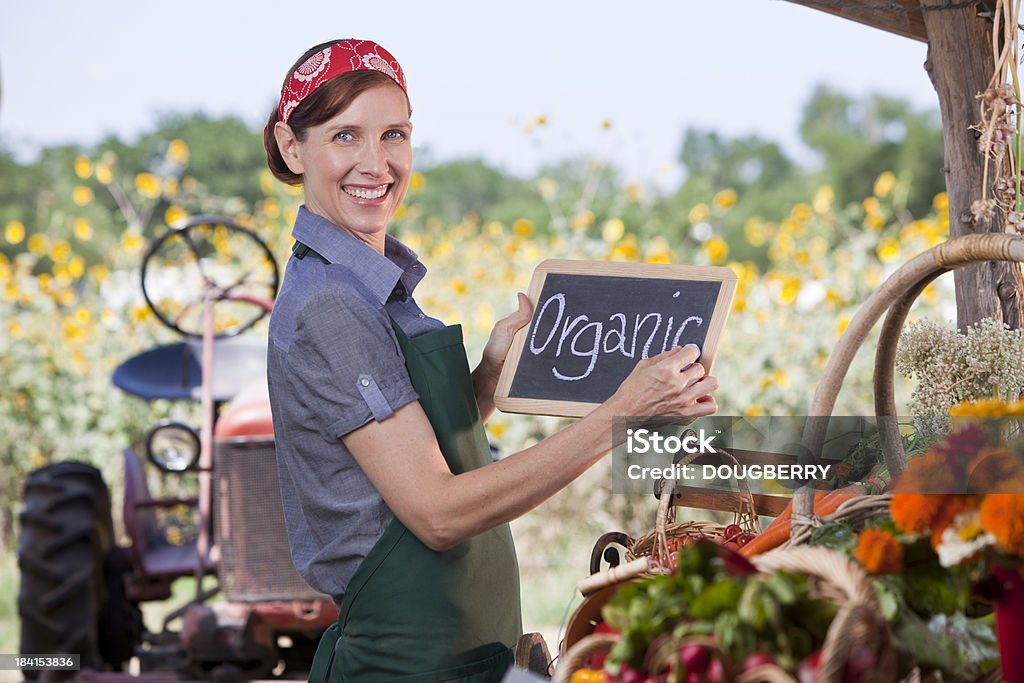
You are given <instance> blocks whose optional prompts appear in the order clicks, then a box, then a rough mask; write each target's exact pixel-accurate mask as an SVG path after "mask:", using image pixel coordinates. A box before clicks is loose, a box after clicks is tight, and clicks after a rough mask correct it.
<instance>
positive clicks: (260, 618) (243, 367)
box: [18, 216, 337, 680]
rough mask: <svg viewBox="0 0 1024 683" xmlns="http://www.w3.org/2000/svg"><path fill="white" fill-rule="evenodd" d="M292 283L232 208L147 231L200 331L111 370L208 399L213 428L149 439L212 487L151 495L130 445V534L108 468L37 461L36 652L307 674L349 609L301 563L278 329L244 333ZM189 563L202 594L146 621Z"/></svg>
mask: <svg viewBox="0 0 1024 683" xmlns="http://www.w3.org/2000/svg"><path fill="white" fill-rule="evenodd" d="M277 285H278V269H277V266H276V262H275V259H274V257H273V255H272V254H271V252H270V251H269V250H268V248H267V246H266V245H265V244H264V243H263V242H262V241H261V240H260V239H259V238H258V237H257V236H256V235H255V234H254V233H253V232H251V231H249V230H246V229H244V228H242V227H239V226H238V225H235V224H233V223H232V222H231V221H228V220H225V219H222V218H216V217H209V216H202V217H198V218H195V219H193V220H191V221H190V222H189V223H188V224H186V225H184V226H183V227H180V228H176V229H172V230H170V231H169V232H167V233H166V234H164V235H163V236H162V237H160V238H159V239H158V240H157V241H155V242H154V244H153V245H152V246H151V247H150V249H149V251H148V252H147V254H146V257H145V259H144V261H143V267H142V288H143V294H144V296H145V299H146V302H147V303H148V304H149V306H150V308H151V309H152V310H153V312H154V313H155V314H156V317H157V318H158V319H159V320H161V321H162V322H163V323H165V324H166V325H168V326H169V327H171V328H172V329H174V330H177V331H178V332H181V333H182V334H183V335H184V336H185V340H184V341H182V342H179V343H176V344H170V345H164V346H158V347H156V348H153V349H150V350H148V351H145V352H143V353H141V354H139V355H137V356H134V357H133V358H131V359H129V360H127V361H125V362H124V363H122V364H121V365H120V366H119V367H118V368H117V370H116V372H115V373H114V376H113V381H114V384H115V385H117V386H118V387H120V388H121V389H123V390H125V391H127V392H129V393H131V394H134V395H136V396H139V397H141V398H143V399H146V400H155V399H185V400H192V401H194V400H198V401H199V402H200V405H201V412H200V415H201V423H202V424H201V427H200V428H199V429H198V430H197V429H196V428H194V427H193V426H191V425H189V424H186V423H183V422H177V421H170V420H168V421H162V422H160V423H158V424H156V425H155V426H153V427H152V428H151V429H150V430H149V433H148V436H147V438H146V440H145V446H144V447H142V448H139V449H138V450H141V451H142V453H141V455H143V456H144V458H145V459H147V460H148V461H149V462H150V464H151V465H153V466H155V467H157V468H159V469H160V470H162V471H163V472H164V473H165V476H176V477H181V476H191V477H193V478H195V479H197V481H198V495H185V496H174V497H153V496H152V495H150V489H149V486H148V485H147V479H148V477H147V472H146V468H145V466H144V465H143V458H142V457H140V453H139V452H137V451H136V449H133V448H126V449H125V450H124V453H123V459H124V488H123V521H124V530H125V535H126V536H127V538H129V539H130V544H129V545H127V546H122V545H118V543H117V539H116V536H115V533H114V525H113V515H112V510H111V495H110V492H109V490H108V488H107V486H106V484H105V483H104V481H103V478H102V476H101V475H100V472H99V470H97V469H96V468H94V467H92V466H90V465H87V464H84V463H79V462H70V461H65V462H59V463H56V464H52V465H48V466H46V467H43V468H41V469H38V470H36V471H34V472H32V473H31V474H30V475H29V477H28V478H27V480H26V481H25V489H24V490H25V498H24V500H25V508H24V511H23V512H22V513H21V517H20V521H21V540H20V545H19V549H18V564H19V567H20V569H21V587H20V591H19V595H18V610H19V614H20V617H21V651H22V652H23V653H26V654H50V655H56V654H78V655H80V656H81V666H82V668H83V669H86V668H89V669H93V670H96V671H124V670H125V666H126V664H127V663H128V662H129V661H130V660H131V659H132V658H133V657H137V658H138V668H139V671H140V673H141V674H143V675H146V674H155V673H157V672H160V673H163V674H165V675H168V676H174V677H182V678H191V679H197V678H202V679H212V680H238V679H252V678H273V677H280V678H305V677H306V674H307V669H308V666H309V664H310V662H311V661H312V658H313V652H314V651H315V649H316V645H317V642H318V639H319V637H320V634H321V633H322V632H323V630H324V629H325V628H326V627H327V626H329V625H330V624H331V623H332V622H334V621H335V619H336V618H337V612H336V608H335V605H334V602H333V601H332V600H331V599H330V598H329V597H328V596H326V595H323V594H321V593H318V592H317V591H315V590H313V589H312V588H310V587H309V586H308V585H307V584H306V583H305V582H304V581H303V580H302V578H301V577H300V576H299V575H298V573H297V572H296V571H295V568H294V566H293V565H292V561H291V554H290V552H289V548H288V539H287V536H286V532H285V522H284V515H283V512H282V509H281V499H280V492H279V488H278V470H277V463H276V461H275V457H274V432H273V426H272V423H271V418H270V404H269V400H268V396H267V388H266V375H265V367H266V365H265V364H266V342H265V341H263V340H261V339H257V338H256V337H254V336H250V337H242V336H239V334H240V333H241V332H243V331H245V330H246V329H248V328H250V327H252V325H254V324H255V323H256V322H257V321H258V320H259V319H260V318H262V317H263V316H265V315H266V314H267V313H268V312H269V311H270V308H271V305H272V303H271V302H272V300H273V297H274V295H275V294H276V291H277ZM183 528H184V529H185V531H186V533H182V532H181V530H182V529H183ZM172 531H174V532H175V533H171V532H172ZM183 577H193V578H194V580H195V585H196V594H195V596H194V597H192V598H191V599H189V600H188V601H187V602H185V604H182V605H181V606H180V607H178V608H177V609H174V610H173V611H172V612H170V613H169V614H167V615H166V617H165V618H164V620H163V623H162V624H161V625H160V627H159V629H156V630H154V631H152V632H151V631H149V630H146V629H145V628H144V627H143V622H142V617H141V611H140V607H139V606H140V604H141V603H144V602H147V601H163V600H167V599H168V598H169V597H171V595H172V591H171V586H172V584H174V583H175V582H176V581H178V580H179V579H182V578H183ZM208 577H213V578H212V579H211V578H208ZM204 579H205V581H204ZM211 583H212V584H213V585H212V587H210V584H211ZM204 586H207V587H206V588H205V589H204ZM179 619H180V621H178V620H179ZM172 624H174V625H178V628H177V630H172V629H171V626H172ZM24 673H25V675H26V678H28V679H34V678H37V677H39V675H40V672H39V671H33V670H26V671H25V672H24ZM125 675H126V676H127V674H125Z"/></svg>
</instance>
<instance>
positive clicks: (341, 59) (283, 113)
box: [277, 39, 409, 123]
mask: <svg viewBox="0 0 1024 683" xmlns="http://www.w3.org/2000/svg"><path fill="white" fill-rule="evenodd" d="M366 70H372V71H379V72H381V73H382V74H385V75H387V76H389V77H391V79H392V80H393V81H394V82H395V83H397V84H398V85H399V86H400V87H401V88H402V90H403V91H404V92H405V93H406V95H408V94H409V91H408V90H407V89H406V87H405V74H403V73H402V67H401V66H399V64H398V60H397V59H395V58H394V57H393V56H392V55H391V53H390V52H388V51H387V50H385V49H384V48H382V47H381V46H380V45H378V44H377V43H374V42H373V41H370V40H355V39H351V40H343V41H341V42H340V43H335V44H334V45H331V46H330V47H328V48H326V49H323V50H320V51H319V52H317V53H316V54H314V55H313V56H311V57H310V58H309V59H307V60H306V61H305V62H303V63H302V65H301V66H300V67H299V68H298V69H296V70H295V73H293V74H292V76H291V78H289V79H288V83H287V84H286V85H285V87H284V90H282V91H281V101H280V103H279V104H278V105H277V116H278V118H279V119H280V120H281V121H284V122H285V123H288V119H289V118H290V117H291V115H292V112H293V111H295V107H297V106H299V103H301V102H302V100H304V99H306V97H308V96H309V95H310V93H312V92H313V91H314V90H316V89H317V88H319V87H320V86H321V85H323V84H324V83H325V82H327V81H328V80H329V79H331V78H334V77H335V76H340V75H341V74H345V73H348V72H350V71H366Z"/></svg>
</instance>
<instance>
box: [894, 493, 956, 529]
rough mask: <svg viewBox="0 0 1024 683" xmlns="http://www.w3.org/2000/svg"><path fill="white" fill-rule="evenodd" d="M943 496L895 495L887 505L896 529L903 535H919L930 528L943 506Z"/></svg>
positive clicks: (924, 494)
mask: <svg viewBox="0 0 1024 683" xmlns="http://www.w3.org/2000/svg"><path fill="white" fill-rule="evenodd" d="M944 498H946V496H944V495H937V494H935V495H933V494H927V493H896V494H893V497H892V502H891V503H889V512H890V514H892V521H893V522H895V523H896V527H897V528H898V529H899V530H900V531H902V532H903V533H905V534H919V533H922V532H924V531H927V530H928V529H930V528H931V526H932V520H934V519H935V518H936V517H937V516H938V514H939V510H940V509H941V507H942V505H943V499H944Z"/></svg>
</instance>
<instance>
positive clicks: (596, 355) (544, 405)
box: [494, 259, 736, 417]
mask: <svg viewBox="0 0 1024 683" xmlns="http://www.w3.org/2000/svg"><path fill="white" fill-rule="evenodd" d="M735 292H736V274H735V273H734V272H733V271H732V269H731V268H721V267H715V266H678V265H664V264H650V263H609V262H607V261H569V260H559V259H550V260H547V261H544V262H543V263H541V264H540V265H539V266H538V267H537V270H536V271H534V274H533V280H532V281H531V282H530V288H529V291H528V292H527V296H529V297H530V301H532V302H533V320H531V321H530V324H529V325H528V326H527V327H525V328H523V329H522V330H520V331H519V333H518V334H517V335H516V338H515V340H514V341H513V343H512V348H511V349H510V350H509V356H508V359H507V360H506V362H505V366H504V369H503V370H502V373H501V378H500V379H499V381H498V389H497V391H496V393H495V397H494V399H495V404H496V405H497V407H498V408H499V409H501V410H503V411H505V412H511V413H530V414H539V415H562V416H567V417H579V416H582V415H586V414H587V413H589V412H590V411H591V410H593V409H594V407H596V406H597V405H598V404H599V403H602V402H603V401H605V400H606V399H607V398H608V397H610V396H611V395H612V394H613V393H615V390H616V389H618V387H619V384H621V383H622V380H623V379H625V378H626V376H627V375H629V373H630V372H631V371H632V370H633V367H634V366H635V365H636V364H637V363H638V362H639V361H640V360H642V359H644V358H647V357H649V356H656V355H658V354H659V353H661V352H662V351H665V350H668V349H670V348H673V347H675V346H685V345H686V344H696V345H697V346H699V347H700V348H701V358H700V362H701V363H702V364H703V365H704V367H705V368H707V369H709V370H710V368H711V365H712V364H713V363H714V359H715V354H716V352H717V351H718V343H719V340H720V339H721V335H722V329H723V328H724V327H725V321H726V318H727V317H728V315H729V309H730V308H731V307H732V299H733V295H734V294H735Z"/></svg>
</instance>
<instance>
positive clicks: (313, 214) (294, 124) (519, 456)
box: [264, 40, 717, 681]
mask: <svg viewBox="0 0 1024 683" xmlns="http://www.w3.org/2000/svg"><path fill="white" fill-rule="evenodd" d="M410 112H411V108H410V105H409V100H408V98H407V93H406V85H405V77H404V75H403V73H402V69H401V67H400V66H399V64H398V62H397V61H396V60H395V59H394V57H392V55H391V54H390V53H388V52H387V51H386V50H384V49H383V48H382V47H380V46H378V45H376V44H374V43H372V42H370V41H360V40H342V41H332V42H330V43H323V44H321V45H317V46H316V47H314V48H312V49H311V50H309V51H307V52H306V53H305V54H304V55H303V56H302V57H300V58H299V60H298V61H297V62H296V65H295V66H293V68H292V69H291V70H290V71H289V74H288V76H287V78H286V80H285V83H284V86H283V87H282V95H281V100H280V103H279V105H278V108H277V110H276V111H274V112H273V114H271V116H270V120H269V122H268V125H267V129H266V131H265V132H264V144H265V146H266V150H267V159H268V164H269V166H270V169H271V171H272V172H273V173H274V174H275V176H277V177H278V178H279V179H281V180H282V181H284V182H286V183H291V184H294V185H302V187H303V189H304V193H305V204H304V206H303V207H301V208H300V210H299V213H298V216H297V218H296V221H295V229H294V232H293V236H294V238H295V240H296V244H295V249H294V252H295V253H294V257H293V258H292V259H291V261H290V262H289V263H288V266H287V270H286V273H285V277H284V281H283V284H282V287H281V292H280V294H279V296H278V299H277V302H276V305H275V308H274V313H273V316H272V317H271V321H270V349H269V357H268V379H269V383H270V391H271V406H272V408H273V415H274V431H275V435H276V441H277V455H278V465H279V469H280V477H281V490H282V496H283V500H284V511H285V516H286V519H287V523H288V535H289V540H290V543H291V551H292V556H293V558H294V560H295V565H296V567H297V568H298V570H299V572H300V573H301V574H302V576H303V577H304V578H305V579H306V580H307V581H308V582H309V583H310V584H311V585H312V586H314V587H315V588H317V589H318V590H321V591H323V592H325V593H327V594H329V595H332V596H333V597H334V598H335V600H336V601H337V602H338V610H339V619H338V624H336V625H334V626H332V627H331V628H330V629H329V630H328V631H327V633H325V634H324V638H323V639H322V640H321V643H320V648H319V649H318V651H317V656H316V659H315V662H314V666H313V669H314V670H313V672H312V674H311V680H332V681H391V680H403V681H497V680H500V679H501V677H502V676H503V674H504V672H505V670H506V669H507V668H508V667H509V665H510V664H511V663H512V648H514V647H515V645H516V640H517V639H518V638H519V636H520V635H521V618H520V609H519V576H518V567H517V564H516V556H515V549H514V548H513V545H512V537H511V534H510V532H509V526H508V522H509V521H510V520H512V519H515V518H516V517H518V516H520V515H522V514H524V513H526V512H528V511H529V510H531V509H533V508H534V507H536V506H537V505H538V504H540V503H541V502H543V501H544V500H545V499H547V498H548V497H550V496H551V495H552V494H554V493H555V492H556V491H558V490H559V489H561V488H563V487H564V486H565V485H566V484H568V483H569V482H571V481H572V480H573V479H575V478H576V477H577V476H579V475H580V474H581V473H582V472H584V471H585V470H586V469H587V468H589V467H590V466H591V465H593V464H594V463H595V462H597V461H598V460H599V459H600V458H601V457H603V456H604V454H605V453H607V452H608V451H609V449H610V447H611V445H612V417H613V416H617V415H683V416H692V417H697V416H702V415H709V414H711V413H713V412H714V411H715V410H716V409H717V406H716V404H715V400H714V398H713V397H712V396H711V392H712V391H714V390H715V388H716V387H717V381H716V380H715V379H714V378H713V377H710V376H704V369H703V368H702V367H701V365H700V364H699V363H696V362H695V361H696V359H697V355H698V351H697V349H696V348H695V347H692V346H689V347H685V348H676V349H673V350H671V351H667V352H665V353H663V354H661V355H659V356H657V357H654V358H651V359H648V360H645V361H642V362H641V363H640V364H639V365H638V366H637V367H636V369H635V370H634V371H633V372H632V374H630V375H629V377H627V378H626V380H624V381H623V383H622V385H621V386H620V387H619V389H618V391H616V393H615V394H614V395H613V396H612V397H611V398H610V399H608V401H607V402H605V403H604V404H602V405H601V406H600V407H598V408H597V409H595V410H594V411H593V412H592V413H591V414H590V415H588V416H586V417H584V418H582V419H581V420H579V421H578V422H576V423H574V424H572V425H570V426H569V427H567V428H565V429H564V430H562V431H561V432H559V433H557V434H555V435H553V436H552V437H550V438H548V439H546V440H544V441H543V442H541V443H539V444H537V445H535V446H532V447H530V448H528V449H526V450H524V451H522V452H519V453H516V454H514V455H511V456H509V457H507V458H504V459H502V460H500V461H498V462H492V460H491V457H490V451H489V448H488V444H487V439H486V437H485V434H484V430H483V421H484V420H485V419H486V418H487V416H489V415H490V414H491V412H492V411H493V409H494V400H493V399H494V390H495V387H496V385H497V380H498V376H499V374H500V372H501V366H502V363H503V362H504V358H505V354H506V353H507V352H508V349H509V346H510V344H511V341H512V337H513V335H514V334H515V332H516V331H517V330H518V329H520V328H521V327H522V326H524V325H526V324H527V323H528V322H529V320H530V316H531V313H532V308H531V304H530V302H529V300H528V299H527V298H526V297H525V296H524V295H523V294H519V307H518V310H517V311H515V312H514V313H512V314H511V315H509V316H508V317H507V318H505V319H503V320H501V321H499V322H498V323H497V325H496V326H495V328H494V331H493V332H492V333H491V335H490V338H489V340H488V342H487V345H486V348H485V349H484V352H483V358H482V359H481V361H480V364H479V365H478V366H477V368H476V369H475V370H474V371H473V372H472V373H471V372H470V371H469V366H468V362H467V359H466V354H465V349H464V347H463V345H462V332H461V328H460V327H458V326H452V327H446V326H445V325H444V324H443V323H442V322H440V321H439V320H435V319H434V318H430V317H428V316H427V315H426V314H424V313H423V312H422V311H421V310H420V308H419V307H418V306H417V304H416V302H415V300H414V299H413V297H412V294H413V291H414V289H415V287H416V285H417V283H418V282H419V281H420V280H421V279H422V278H423V275H424V273H425V270H424V268H423V265H422V264H421V263H420V262H419V261H418V260H417V258H416V255H415V254H414V253H412V252H411V251H410V250H409V249H407V248H406V247H405V246H404V245H402V244H401V243H400V242H398V240H396V239H395V238H394V237H392V236H390V235H388V234H387V226H388V222H389V221H390V220H391V217H392V216H393V215H394V213H395V210H396V209H397V208H398V206H399V204H400V202H401V201H402V198H403V197H404V195H405V191H406V188H407V187H408V183H409V176H410V172H411V166H412V151H411V145H410V136H411V133H412V124H411V123H410V121H409V116H410Z"/></svg>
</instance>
